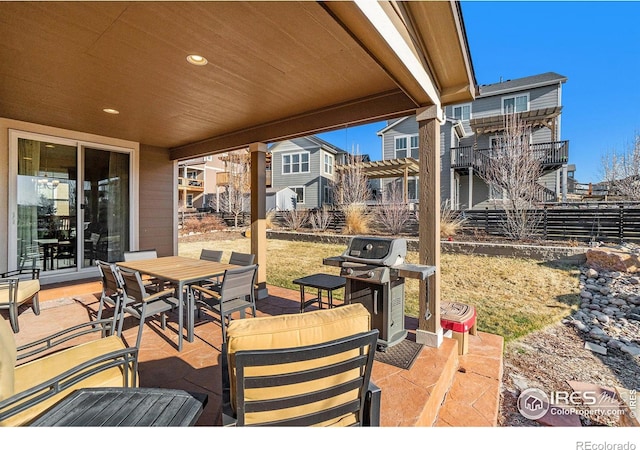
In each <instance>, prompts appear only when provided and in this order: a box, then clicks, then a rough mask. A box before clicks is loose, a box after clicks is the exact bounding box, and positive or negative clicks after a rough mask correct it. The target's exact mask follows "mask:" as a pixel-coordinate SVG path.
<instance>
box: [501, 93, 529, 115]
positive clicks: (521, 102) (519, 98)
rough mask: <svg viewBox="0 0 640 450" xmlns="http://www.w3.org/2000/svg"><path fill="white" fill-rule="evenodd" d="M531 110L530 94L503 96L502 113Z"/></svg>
mask: <svg viewBox="0 0 640 450" xmlns="http://www.w3.org/2000/svg"><path fill="white" fill-rule="evenodd" d="M524 111H529V94H523V95H514V96H513V97H502V114H509V113H513V112H517V113H519V112H524Z"/></svg>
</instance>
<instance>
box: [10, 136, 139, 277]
mask: <svg viewBox="0 0 640 450" xmlns="http://www.w3.org/2000/svg"><path fill="white" fill-rule="evenodd" d="M12 158H13V161H14V164H13V167H14V168H15V169H13V170H14V172H13V173H15V180H16V182H15V185H14V186H15V189H14V191H13V192H14V193H15V195H10V211H12V220H10V222H12V223H13V224H15V227H13V226H11V227H10V240H9V242H10V247H9V253H10V254H9V261H12V260H13V261H16V267H18V268H23V267H31V266H35V267H38V268H40V269H41V270H42V274H41V275H43V276H46V275H47V274H50V273H64V272H76V271H79V270H82V269H84V268H88V267H92V266H94V265H95V261H96V259H102V260H105V261H110V262H112V261H119V260H122V255H123V252H124V251H125V250H127V249H129V243H130V242H129V241H130V192H131V189H130V184H131V180H130V173H131V170H130V169H131V153H130V152H129V151H127V149H123V150H114V149H112V148H103V147H101V146H97V145H96V146H93V145H91V146H88V145H86V143H80V142H76V141H70V140H66V139H58V138H55V137H47V136H40V135H30V134H27V133H24V134H22V135H20V134H18V135H14V137H13V138H12ZM80 187H81V189H80ZM14 199H15V203H14ZM12 234H13V236H12ZM11 244H13V245H11ZM12 255H13V256H12ZM13 258H15V259H13Z"/></svg>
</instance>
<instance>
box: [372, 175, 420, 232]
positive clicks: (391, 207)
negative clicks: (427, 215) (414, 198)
mask: <svg viewBox="0 0 640 450" xmlns="http://www.w3.org/2000/svg"><path fill="white" fill-rule="evenodd" d="M377 206H378V207H377V208H376V219H377V220H378V221H379V222H380V223H381V224H382V226H384V228H385V229H386V230H387V231H388V232H389V233H391V234H393V235H397V234H400V233H401V232H402V230H403V229H404V226H405V224H406V223H407V221H408V220H409V219H410V218H411V215H412V212H411V210H410V209H409V205H408V204H407V203H405V201H404V193H403V190H402V187H401V186H400V185H399V184H398V183H391V184H389V187H388V189H387V190H386V192H385V195H384V196H383V198H382V199H380V200H378V205H377Z"/></svg>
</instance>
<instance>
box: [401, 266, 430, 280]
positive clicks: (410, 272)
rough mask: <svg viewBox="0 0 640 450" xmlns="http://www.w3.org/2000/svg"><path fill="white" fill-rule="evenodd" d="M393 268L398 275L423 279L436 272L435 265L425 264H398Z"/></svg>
mask: <svg viewBox="0 0 640 450" xmlns="http://www.w3.org/2000/svg"><path fill="white" fill-rule="evenodd" d="M393 269H395V270H397V271H398V276H399V277H402V278H412V279H414V280H423V281H424V280H426V279H427V278H429V277H430V276H431V275H433V274H434V273H436V266H425V265H423V264H398V265H397V266H394V267H393Z"/></svg>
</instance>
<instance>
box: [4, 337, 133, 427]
mask: <svg viewBox="0 0 640 450" xmlns="http://www.w3.org/2000/svg"><path fill="white" fill-rule="evenodd" d="M124 348H125V345H124V343H123V341H122V339H120V338H119V337H117V336H109V337H106V338H103V339H97V340H94V341H91V342H86V343H83V344H79V345H77V346H74V347H70V348H67V349H65V350H62V351H59V352H56V353H52V354H50V355H46V356H43V357H42V358H39V359H36V360H33V361H30V362H28V363H25V364H23V365H20V366H18V367H16V368H15V390H14V392H22V391H24V390H26V389H29V388H31V387H33V386H36V385H38V384H40V383H42V382H45V381H47V380H49V379H51V378H53V377H54V376H56V375H58V374H61V373H63V372H65V371H66V370H69V369H72V368H73V367H75V366H77V365H79V364H81V363H83V362H85V361H88V360H90V359H92V358H95V357H96V356H99V355H104V354H106V353H109V352H112V351H116V350H120V349H124ZM130 375H131V373H130ZM129 380H130V381H131V378H129ZM123 386H124V375H123V373H122V370H121V369H120V368H118V367H114V368H110V369H107V370H103V371H101V372H99V373H97V374H95V375H92V376H91V377H89V378H87V379H85V380H83V381H81V382H79V383H78V384H76V385H74V386H73V388H72V389H70V390H66V391H63V392H60V393H59V394H57V395H55V396H53V397H51V398H50V399H47V400H45V401H43V402H40V403H38V404H37V405H34V406H33V407H31V408H29V409H27V410H26V411H23V412H22V413H19V414H16V415H15V416H13V417H10V418H8V419H6V420H4V421H3V422H0V425H2V426H20V425H26V424H28V423H30V422H31V421H32V420H34V419H35V418H36V417H37V416H38V415H39V414H41V413H42V412H43V411H45V410H46V409H48V408H50V407H51V406H53V405H54V404H55V403H57V402H59V401H60V400H61V399H62V398H64V397H66V396H67V395H69V394H70V393H71V392H72V391H73V390H75V389H79V388H83V387H123Z"/></svg>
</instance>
